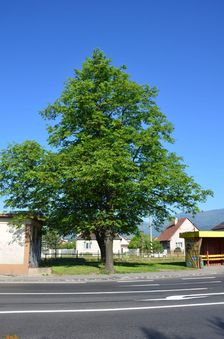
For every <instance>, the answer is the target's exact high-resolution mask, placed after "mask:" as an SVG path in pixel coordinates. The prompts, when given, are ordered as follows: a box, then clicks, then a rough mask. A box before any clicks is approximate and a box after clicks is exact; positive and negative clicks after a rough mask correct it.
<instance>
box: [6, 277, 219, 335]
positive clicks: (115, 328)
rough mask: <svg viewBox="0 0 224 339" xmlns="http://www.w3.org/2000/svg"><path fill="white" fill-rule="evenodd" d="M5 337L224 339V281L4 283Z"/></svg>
mask: <svg viewBox="0 0 224 339" xmlns="http://www.w3.org/2000/svg"><path fill="white" fill-rule="evenodd" d="M1 336H2V337H3V338H4V337H5V338H7V339H8V338H10V336H11V338H13V339H15V338H21V339H23V338H24V339H32V338H38V339H39V338H42V339H44V338H45V339H48V338H52V339H53V338H54V339H62V338H75V339H79V338H80V339H81V338H82V339H83V338H84V339H88V338H94V339H97V338H105V339H107V338H108V339H110V338H114V339H115V338H116V339H118V338H151V339H193V338H195V339H200V338H201V339H202V338H203V339H207V338H208V339H216V338H224V276H223V275H218V276H214V275H213V276H212V275H210V276H207V277H194V278H191V277H189V278H178V279H167V280H165V279H160V280H133V281H123V280H122V281H114V282H109V281H107V282H97V283H96V282H95V283H85V282H84V283H60V284H59V283H33V284H32V283H12V284H9V283H0V338H1ZM16 336H17V337H16ZM11 338H10V339H11Z"/></svg>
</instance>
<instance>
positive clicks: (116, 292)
mask: <svg viewBox="0 0 224 339" xmlns="http://www.w3.org/2000/svg"><path fill="white" fill-rule="evenodd" d="M199 290H207V288H206V287H204V288H203V287H200V288H178V289H171V290H149V291H109V292H1V293H0V295H101V294H132V293H158V292H159V293H162V292H177V291H179V292H181V291H199Z"/></svg>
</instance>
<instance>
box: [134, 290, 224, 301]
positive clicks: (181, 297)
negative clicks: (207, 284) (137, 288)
mask: <svg viewBox="0 0 224 339" xmlns="http://www.w3.org/2000/svg"><path fill="white" fill-rule="evenodd" d="M214 295H224V292H217V293H215V292H214V293H201V294H199V293H197V294H185V295H170V296H168V297H166V298H158V299H142V300H138V301H161V300H187V299H195V298H207V297H210V296H214Z"/></svg>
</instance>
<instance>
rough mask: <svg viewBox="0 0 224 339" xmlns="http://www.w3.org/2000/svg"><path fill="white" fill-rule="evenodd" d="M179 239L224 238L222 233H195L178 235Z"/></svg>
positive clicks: (223, 232)
mask: <svg viewBox="0 0 224 339" xmlns="http://www.w3.org/2000/svg"><path fill="white" fill-rule="evenodd" d="M180 238H185V239H186V238H224V231H220V232H216V231H196V232H184V233H180Z"/></svg>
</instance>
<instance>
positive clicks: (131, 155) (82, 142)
mask: <svg viewBox="0 0 224 339" xmlns="http://www.w3.org/2000/svg"><path fill="white" fill-rule="evenodd" d="M156 96H157V90H156V88H154V87H152V88H151V87H150V86H148V85H140V84H137V83H136V82H134V81H132V80H131V79H130V77H129V75H128V74H127V73H126V70H125V67H124V66H122V67H120V68H117V67H114V66H113V65H112V64H111V60H110V59H108V58H107V57H106V56H105V55H104V53H103V52H102V51H100V50H95V51H94V52H93V55H92V57H91V58H87V59H86V61H85V62H84V63H83V66H82V69H81V70H75V72H74V76H73V77H72V78H70V79H68V80H67V82H66V85H65V88H64V90H63V92H62V94H61V96H60V98H58V99H57V100H56V101H55V102H54V103H53V104H50V105H49V106H48V107H47V108H46V109H45V110H43V111H42V113H41V114H42V117H43V118H44V119H46V120H48V121H49V127H48V132H49V144H50V146H51V147H52V149H53V151H44V150H42V148H41V147H40V146H39V145H38V144H37V143H35V142H31V141H27V142H25V143H23V144H22V145H13V146H9V147H8V148H7V149H6V150H3V151H2V152H1V159H0V179H1V184H0V185H1V186H0V188H1V193H2V194H3V195H7V199H6V206H8V207H11V208H20V209H23V208H25V209H27V210H29V211H31V212H38V211H39V212H42V213H43V214H44V215H45V220H46V224H48V225H49V226H51V227H57V228H58V229H60V230H61V232H62V233H66V232H69V231H72V230H74V229H75V230H76V232H82V233H84V234H86V235H89V234H90V233H91V232H93V233H95V235H96V239H97V241H98V244H99V247H100V250H101V257H102V260H103V261H104V262H105V265H106V270H107V271H108V272H113V256H112V246H113V245H112V244H113V238H114V236H115V234H116V233H117V232H121V233H131V232H134V231H135V230H136V228H137V227H138V225H139V223H140V222H141V221H142V218H143V217H145V216H146V215H148V214H149V213H150V215H151V216H153V218H154V223H157V224H158V223H159V222H160V221H161V220H162V219H164V218H165V217H167V216H168V215H169V213H172V212H173V211H176V210H177V209H180V208H181V209H185V210H186V211H191V212H195V211H196V209H197V202H199V201H204V200H205V199H206V196H207V195H208V194H211V192H210V191H206V190H202V189H201V187H200V186H199V185H198V184H197V183H196V182H195V181H194V180H193V178H192V177H190V176H189V175H188V174H187V173H186V168H185V165H184V163H183V161H182V159H181V158H180V157H178V156H177V155H176V154H175V153H172V152H169V150H168V145H169V144H170V143H173V142H174V140H173V138H172V135H171V134H172V131H173V127H172V124H171V123H170V122H168V121H167V119H166V116H165V115H164V114H163V113H162V112H161V111H160V109H159V108H158V106H157V105H156V102H155V98H156Z"/></svg>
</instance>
